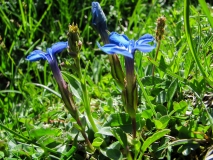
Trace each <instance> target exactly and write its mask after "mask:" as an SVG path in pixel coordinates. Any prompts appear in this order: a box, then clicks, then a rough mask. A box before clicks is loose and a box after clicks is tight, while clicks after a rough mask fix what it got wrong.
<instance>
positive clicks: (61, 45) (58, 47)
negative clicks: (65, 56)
mask: <svg viewBox="0 0 213 160" xmlns="http://www.w3.org/2000/svg"><path fill="white" fill-rule="evenodd" d="M67 47H68V42H58V43H55V44H54V45H52V47H51V48H47V52H46V53H45V52H43V51H41V50H34V51H33V52H31V53H30V55H28V56H27V58H26V60H28V61H31V62H33V61H38V60H40V59H43V60H47V61H48V62H49V63H53V61H55V60H56V59H55V54H57V53H60V52H62V51H63V50H64V49H65V48H67Z"/></svg>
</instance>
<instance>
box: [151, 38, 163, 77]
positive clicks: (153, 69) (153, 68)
mask: <svg viewBox="0 0 213 160" xmlns="http://www.w3.org/2000/svg"><path fill="white" fill-rule="evenodd" d="M160 44H161V40H159V41H158V45H157V50H156V53H155V61H156V60H157V57H158V52H159V50H160ZM154 75H155V65H154V64H153V67H152V76H153V77H154Z"/></svg>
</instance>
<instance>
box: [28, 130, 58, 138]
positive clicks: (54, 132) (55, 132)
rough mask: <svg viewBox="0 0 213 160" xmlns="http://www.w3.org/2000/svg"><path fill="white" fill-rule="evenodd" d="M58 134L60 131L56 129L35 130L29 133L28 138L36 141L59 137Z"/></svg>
mask: <svg viewBox="0 0 213 160" xmlns="http://www.w3.org/2000/svg"><path fill="white" fill-rule="evenodd" d="M60 134H61V130H60V129H56V128H37V129H32V130H30V132H29V136H30V137H32V138H36V139H37V138H40V137H42V136H59V135H60Z"/></svg>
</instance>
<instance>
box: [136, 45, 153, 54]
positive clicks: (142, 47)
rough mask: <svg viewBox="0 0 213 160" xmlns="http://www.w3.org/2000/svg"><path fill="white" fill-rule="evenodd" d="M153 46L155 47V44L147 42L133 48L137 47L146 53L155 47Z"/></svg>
mask: <svg viewBox="0 0 213 160" xmlns="http://www.w3.org/2000/svg"><path fill="white" fill-rule="evenodd" d="M155 47H156V44H154V45H153V46H151V45H149V44H142V45H136V46H135V47H134V49H137V50H139V51H141V52H144V53H146V52H151V51H152V50H153V49H155Z"/></svg>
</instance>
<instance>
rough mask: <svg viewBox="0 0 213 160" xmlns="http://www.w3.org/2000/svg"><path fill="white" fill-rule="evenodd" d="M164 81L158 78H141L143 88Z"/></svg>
mask: <svg viewBox="0 0 213 160" xmlns="http://www.w3.org/2000/svg"><path fill="white" fill-rule="evenodd" d="M163 81H164V80H163V79H161V78H159V77H153V76H146V77H144V78H142V83H143V85H144V86H152V85H156V84H159V83H162V82H163Z"/></svg>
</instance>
